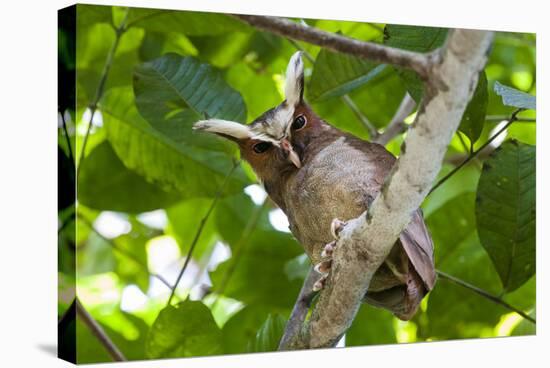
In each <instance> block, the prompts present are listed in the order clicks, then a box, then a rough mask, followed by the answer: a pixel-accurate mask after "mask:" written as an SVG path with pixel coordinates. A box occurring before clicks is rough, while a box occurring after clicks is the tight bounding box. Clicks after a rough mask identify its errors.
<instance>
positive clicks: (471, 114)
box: [458, 72, 488, 145]
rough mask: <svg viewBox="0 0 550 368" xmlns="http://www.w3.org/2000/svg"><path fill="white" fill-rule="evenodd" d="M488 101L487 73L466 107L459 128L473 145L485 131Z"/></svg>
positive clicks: (480, 80)
mask: <svg viewBox="0 0 550 368" xmlns="http://www.w3.org/2000/svg"><path fill="white" fill-rule="evenodd" d="M487 101H488V92H487V76H486V75H485V72H481V73H480V74H479V79H478V82H477V86H476V89H475V91H474V94H473V96H472V99H471V100H470V102H469V103H468V106H466V110H465V111H464V115H463V116H462V120H461V122H460V125H459V127H458V130H460V131H461V132H463V133H464V134H466V136H468V138H469V139H470V142H472V145H473V144H474V143H475V142H476V141H477V140H478V139H479V136H480V135H481V131H482V130H483V124H484V123H485V114H486V113H487Z"/></svg>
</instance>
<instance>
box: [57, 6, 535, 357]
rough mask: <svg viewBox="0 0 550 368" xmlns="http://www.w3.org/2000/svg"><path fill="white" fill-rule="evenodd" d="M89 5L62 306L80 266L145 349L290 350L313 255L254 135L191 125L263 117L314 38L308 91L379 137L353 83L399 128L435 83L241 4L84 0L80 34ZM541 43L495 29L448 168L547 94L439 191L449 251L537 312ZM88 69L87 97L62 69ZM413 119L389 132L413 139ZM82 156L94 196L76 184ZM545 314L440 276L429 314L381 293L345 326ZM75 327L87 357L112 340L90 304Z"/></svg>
mask: <svg viewBox="0 0 550 368" xmlns="http://www.w3.org/2000/svg"><path fill="white" fill-rule="evenodd" d="M71 21H73V22H74V21H75V20H74V19H72V20H71V19H69V21H68V23H66V24H65V25H63V24H62V25H61V27H60V29H59V33H58V35H59V58H60V98H59V100H60V103H59V109H60V117H62V119H60V120H61V121H62V122H63V123H64V124H60V127H59V165H60V178H59V181H60V185H61V186H60V188H61V189H60V202H59V206H60V212H59V223H60V230H59V254H60V262H59V280H60V283H59V288H60V301H59V316H60V317H61V316H62V315H63V314H64V313H65V312H66V310H67V309H68V307H69V305H70V304H71V302H72V300H73V298H74V293H71V287H72V285H74V283H76V288H77V294H78V297H79V299H80V301H81V302H82V304H83V305H84V306H85V308H86V309H87V310H88V311H89V312H90V313H91V315H92V316H93V317H94V319H96V320H97V321H98V322H99V323H100V325H101V326H102V327H103V328H104V329H105V331H106V332H107V334H108V335H109V337H110V338H111V339H112V340H113V342H114V343H115V344H116V345H117V346H118V347H119V348H120V349H121V351H122V352H123V353H124V354H125V356H126V357H127V358H128V359H144V358H163V357H184V356H196V355H211V354H223V353H244V352H256V351H271V350H275V349H276V346H277V344H278V339H279V338H280V336H281V334H282V331H283V329H284V324H285V321H286V318H287V317H288V316H289V314H290V310H291V308H292V306H293V304H294V300H295V298H296V296H297V294H298V291H299V288H300V286H301V284H302V281H303V278H304V276H305V274H306V272H307V268H308V267H309V261H308V260H307V258H306V257H305V255H304V254H303V252H302V249H301V247H300V245H299V244H297V242H296V241H295V240H294V239H293V237H292V236H291V234H289V233H288V230H287V229H285V226H284V221H285V220H284V216H282V213H281V212H280V210H278V209H276V208H275V207H274V205H273V203H271V202H270V201H269V200H265V199H264V198H265V193H262V190H261V188H260V187H258V186H257V185H254V184H255V183H256V178H255V176H254V174H253V173H252V171H251V170H250V168H249V167H248V166H247V165H246V164H245V163H242V162H240V161H238V153H237V152H236V147H235V146H233V145H231V144H230V143H228V142H225V141H224V140H221V139H218V138H216V137H212V136H209V135H206V134H197V133H195V132H193V131H192V130H191V125H192V123H193V122H195V121H197V120H198V119H200V118H201V117H203V116H209V117H218V118H225V119H231V120H237V121H240V122H243V123H245V122H250V121H251V120H252V119H254V118H255V117H257V116H258V115H260V114H261V113H262V112H263V111H265V110H267V109H269V108H271V107H273V106H274V105H276V104H278V103H279V102H280V101H282V99H283V95H282V87H283V85H282V81H283V76H284V70H285V67H286V63H287V62H288V59H289V58H290V56H291V55H292V54H293V53H294V52H295V51H296V49H297V47H299V48H302V49H304V50H305V51H307V53H308V55H310V56H311V59H310V60H309V61H308V60H306V61H305V62H306V98H307V100H308V101H309V103H311V105H312V106H313V108H314V109H315V111H317V113H318V114H320V115H321V116H322V117H323V118H324V119H325V120H327V121H329V122H330V123H331V124H333V125H335V126H337V127H338V128H340V129H343V130H345V131H348V132H351V133H353V134H355V135H357V136H359V137H362V138H366V139H368V138H369V131H368V129H367V128H366V127H365V126H364V125H363V124H362V122H361V120H360V119H358V118H357V116H356V115H355V113H354V112H353V111H352V109H350V107H349V104H346V103H345V100H346V99H351V100H352V101H353V102H354V103H355V105H356V106H358V107H359V109H360V113H361V114H363V115H364V116H366V117H367V118H368V120H370V121H371V122H372V123H373V124H374V125H375V126H376V127H377V128H379V129H381V130H383V128H384V127H385V126H386V125H387V123H388V122H389V121H390V120H391V118H392V116H393V114H394V113H395V111H396V109H397V107H398V106H399V104H400V102H401V100H402V99H403V97H404V95H405V93H406V92H407V91H408V92H409V93H410V94H411V96H412V97H413V98H414V99H415V100H416V101H419V100H420V99H421V96H422V84H421V82H420V80H419V79H418V78H417V77H416V75H415V74H414V73H412V72H409V71H404V70H399V69H396V68H394V67H392V66H388V65H378V64H375V63H371V62H369V61H365V60H363V59H358V58H355V57H352V56H349V55H343V54H339V53H334V52H332V51H328V50H325V49H320V48H319V47H317V46H313V45H309V44H305V43H296V42H294V41H292V42H290V41H289V40H287V39H284V38H281V37H278V36H275V35H272V34H269V33H264V32H260V31H257V30H255V29H253V28H251V27H249V26H248V25H245V24H244V23H241V22H240V21H238V20H235V19H233V18H231V17H229V16H226V15H223V14H213V13H197V12H183V11H164V10H155V9H137V8H131V9H129V10H128V9H126V8H118V7H106V6H95V5H94V6H91V5H78V6H77V13H76V37H75V34H74V30H71V26H70V24H71ZM304 21H305V22H306V23H307V24H309V25H311V26H315V27H318V28H320V29H323V30H327V31H330V32H340V33H342V34H344V35H347V36H350V37H355V38H358V39H361V40H367V41H373V42H380V43H385V44H387V45H391V46H394V47H400V48H405V49H409V50H416V51H429V50H432V49H434V48H436V47H438V46H440V45H441V44H442V43H443V42H444V40H445V36H446V34H447V30H446V29H440V28H429V27H411V26H393V25H385V24H374V23H354V22H342V21H329V20H312V19H306V20H304ZM67 24H69V26H67ZM73 27H74V26H73ZM75 54H76V59H75V58H74V55H75ZM535 56H536V55H535V36H534V35H532V34H518V33H503V32H499V33H497V34H496V39H495V43H494V46H493V49H492V52H491V55H490V59H489V62H488V64H487V67H486V68H485V71H484V72H483V73H482V75H481V76H480V81H479V83H478V86H477V89H476V92H475V95H474V98H473V100H472V102H471V103H470V105H469V106H468V109H467V111H466V113H465V116H464V118H463V121H462V123H461V126H460V132H459V133H457V134H456V135H455V137H454V138H453V141H452V143H451V145H450V146H449V150H448V153H447V159H446V162H445V165H444V167H443V170H442V172H441V174H440V175H441V177H443V176H444V175H445V174H447V173H448V172H450V171H451V170H452V169H453V168H454V167H455V166H456V165H457V164H458V163H460V162H461V160H462V159H464V158H466V157H467V156H468V154H470V153H471V152H473V151H474V150H475V149H477V148H479V147H480V146H482V145H483V144H484V143H485V142H487V140H488V139H489V137H490V136H491V135H492V134H493V133H494V132H495V131H496V128H497V127H501V126H502V123H501V121H502V120H505V119H507V118H508V117H509V116H510V114H511V113H512V112H513V111H515V110H516V107H523V108H530V109H531V110H527V111H524V112H521V117H522V119H523V120H522V119H520V121H518V122H515V123H514V124H512V125H511V126H510V127H509V128H508V129H507V130H506V132H505V133H504V134H502V135H501V137H502V138H504V137H505V142H504V143H502V139H501V138H500V137H499V138H498V139H497V140H495V143H498V145H499V147H498V149H496V150H495V151H494V152H493V153H492V154H491V156H490V157H486V156H485V157H484V156H483V155H482V154H480V155H478V156H477V157H476V158H475V159H474V160H472V162H471V163H469V164H468V165H466V166H465V167H464V168H462V169H461V170H460V171H458V172H457V173H456V174H455V175H453V176H452V177H451V178H450V179H449V180H448V181H446V182H445V183H444V184H443V185H442V186H441V187H440V188H439V189H438V190H437V191H435V192H434V193H433V194H431V195H430V196H429V197H428V198H427V200H426V202H425V203H424V205H423V209H424V214H425V217H426V219H427V223H428V226H429V229H430V231H431V233H432V235H433V239H434V242H435V247H436V266H437V268H438V269H440V270H442V271H444V272H446V273H449V274H451V275H454V276H456V277H458V278H460V279H462V280H465V281H466V282H468V283H470V284H473V285H475V286H477V287H480V288H483V289H484V290H486V291H487V292H489V293H491V294H493V295H496V296H497V297H499V298H501V299H502V300H505V301H507V302H509V303H510V304H512V305H514V306H515V307H517V308H519V309H521V310H523V311H525V312H527V313H530V314H531V315H532V316H534V310H535V277H534V274H535V263H534V260H535V222H534V221H535V146H534V145H535V143H536V142H535V130H536V128H535V123H534V120H535V119H534V118H535V112H534V101H533V100H534V98H532V100H531V99H530V97H529V95H526V94H521V93H519V92H518V91H523V92H526V93H528V94H530V95H535V94H536V72H535V70H536V69H535ZM74 71H76V81H74V80H71V78H72V77H71V76H74ZM71 83H76V101H75V100H74V96H71V94H70V93H69V92H67V91H66V90H65V88H64V87H63V86H67V85H70V84H71ZM495 91H496V92H495ZM499 95H500V96H499ZM501 96H503V97H504V102H503V99H502V97H501ZM518 101H519V102H518ZM75 102H76V104H75ZM412 118H413V117H412V116H411V117H409V118H408V119H407V122H409V123H410V122H411V121H412ZM90 122H91V123H92V124H91V125H90ZM402 139H403V137H402V136H401V135H400V136H397V137H396V138H395V139H393V140H392V141H391V142H389V143H388V145H387V148H388V149H389V150H390V151H392V152H393V153H394V154H396V155H398V154H399V146H400V144H401V142H402ZM74 165H78V171H77V173H78V207H77V208H75V204H74V203H73V202H72V200H71V198H72V197H73V196H74V193H71V188H73V189H74V186H73V185H72V184H71V183H74V182H75V180H76V178H75V172H74V170H73V168H74V167H75V166H74ZM230 172H231V175H230V176H229V177H228V176H227V175H228V173H230ZM75 211H77V212H75ZM75 213H77V216H76V217H77V218H78V221H77V222H76V224H75V222H74V221H75V220H74V218H75V216H74V214H75ZM208 214H209V215H208ZM201 226H204V228H203V231H202V233H201V234H200V237H199V238H198V241H196V244H195V247H194V248H195V249H194V251H193V254H192V257H191V258H190V259H189V261H190V262H189V265H188V267H187V269H186V272H185V273H184V275H183V277H182V280H181V282H180V283H179V284H178V287H177V288H176V291H175V297H174V299H173V302H172V305H171V306H167V300H168V297H169V296H170V293H171V289H170V287H168V286H167V285H166V284H168V285H174V284H175V282H176V279H177V276H178V273H179V272H180V270H181V267H182V265H183V263H184V261H185V259H186V257H187V255H188V253H189V250H190V247H191V244H193V239H194V237H195V234H196V232H197V229H199V228H200V227H201ZM74 227H76V230H77V231H76V234H75V233H74V231H71V229H73V230H74ZM75 261H76V263H75ZM74 264H76V272H77V275H78V278H77V279H76V280H75V273H74V271H75V269H74V267H73V265H74ZM163 280H164V281H163ZM534 332H535V328H534V324H532V323H531V322H529V321H526V320H524V319H523V318H522V317H520V316H519V315H517V314H515V313H512V312H511V311H510V310H508V309H505V308H504V307H502V306H501V305H498V304H495V303H493V302H491V301H489V300H487V299H485V298H482V297H481V296H480V295H478V294H475V293H474V292H472V291H471V290H469V289H466V288H464V287H461V286H459V285H457V284H454V283H451V282H449V281H447V280H445V279H440V281H439V282H438V284H437V286H436V288H435V289H434V290H433V292H432V293H431V294H430V295H429V297H427V298H426V299H425V301H424V302H423V304H422V306H421V310H420V311H419V313H418V314H417V315H416V316H415V318H414V319H413V320H412V321H409V322H402V321H399V320H397V319H396V318H394V317H393V316H392V315H391V314H390V313H389V312H386V311H384V310H380V309H376V308H374V307H370V306H367V305H363V306H362V307H361V310H360V311H359V314H358V316H357V318H356V320H355V322H354V324H353V326H352V328H351V329H350V330H349V332H348V333H347V334H346V337H345V346H356V345H368V344H382V343H395V342H415V341H432V340H444V339H456V338H472V337H489V336H506V335H520V334H521V335H523V334H533V333H534ZM76 335H77V338H78V341H77V343H78V345H77V347H78V354H77V359H78V362H80V363H89V362H101V361H107V360H110V357H109V355H108V354H107V352H106V350H105V349H104V347H103V346H102V345H101V344H100V343H99V342H98V341H97V339H96V338H95V337H94V336H93V335H92V334H91V333H90V331H89V330H88V329H87V327H86V326H84V325H83V324H82V323H81V322H80V321H77V334H76Z"/></svg>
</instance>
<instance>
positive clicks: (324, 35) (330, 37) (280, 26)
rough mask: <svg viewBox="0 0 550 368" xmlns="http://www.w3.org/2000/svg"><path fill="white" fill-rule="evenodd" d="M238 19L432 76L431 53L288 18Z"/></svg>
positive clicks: (266, 29) (270, 30) (255, 16)
mask: <svg viewBox="0 0 550 368" xmlns="http://www.w3.org/2000/svg"><path fill="white" fill-rule="evenodd" d="M234 17H236V18H238V19H241V20H242V21H244V22H246V23H248V24H250V25H252V26H255V27H256V28H258V29H261V30H264V31H267V32H271V33H275V34H278V35H280V36H283V37H290V38H292V39H295V40H302V41H306V42H308V43H311V44H314V45H318V46H321V47H324V48H327V49H330V50H333V51H338V52H343V53H345V54H350V55H355V56H359V57H362V58H365V59H369V60H372V61H375V62H379V63H386V64H392V65H396V66H401V67H404V68H409V69H412V70H414V71H415V72H417V73H418V74H419V75H420V76H421V77H426V76H427V75H428V69H429V66H430V65H431V62H430V57H429V55H430V54H421V53H417V52H412V51H406V50H402V49H397V48H393V47H389V46H385V45H381V44H377V43H374V42H365V41H359V40H356V39H353V38H350V37H346V36H342V35H338V34H334V33H330V32H326V31H322V30H320V29H317V28H315V27H309V26H304V25H303V24H300V23H296V22H293V21H291V20H288V19H285V18H277V17H266V16H259V15H239V14H234ZM433 55H435V53H434V54H433Z"/></svg>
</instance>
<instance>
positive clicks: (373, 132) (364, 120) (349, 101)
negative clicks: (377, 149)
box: [341, 94, 379, 140]
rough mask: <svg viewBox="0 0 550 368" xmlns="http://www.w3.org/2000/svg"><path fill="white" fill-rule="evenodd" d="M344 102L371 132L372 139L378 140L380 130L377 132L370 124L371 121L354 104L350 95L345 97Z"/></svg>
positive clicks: (343, 97)
mask: <svg viewBox="0 0 550 368" xmlns="http://www.w3.org/2000/svg"><path fill="white" fill-rule="evenodd" d="M341 98H342V101H344V103H345V104H346V105H347V106H348V107H349V108H350V110H351V111H352V112H353V114H354V115H355V116H356V117H357V119H358V120H359V121H360V122H361V123H362V124H363V126H364V127H365V128H366V129H367V131H368V132H369V137H370V138H371V139H373V140H374V139H376V138H377V137H378V135H379V134H378V130H376V127H375V126H374V125H373V124H372V123H371V122H370V120H369V119H368V118H367V117H366V116H365V115H364V114H363V112H362V111H361V110H360V109H359V107H358V106H357V105H356V104H355V102H353V100H352V99H351V97H350V96H349V95H347V94H346V95H343V96H342V97H341Z"/></svg>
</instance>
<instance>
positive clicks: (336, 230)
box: [330, 218, 346, 240]
mask: <svg viewBox="0 0 550 368" xmlns="http://www.w3.org/2000/svg"><path fill="white" fill-rule="evenodd" d="M344 226H346V222H345V221H342V220H339V219H337V218H335V219H334V220H332V222H331V223H330V233H331V234H332V236H333V238H334V239H336V240H338V237H339V235H340V232H341V231H342V229H343V228H344Z"/></svg>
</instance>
